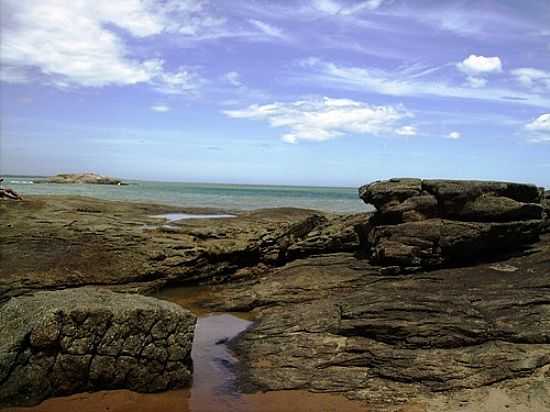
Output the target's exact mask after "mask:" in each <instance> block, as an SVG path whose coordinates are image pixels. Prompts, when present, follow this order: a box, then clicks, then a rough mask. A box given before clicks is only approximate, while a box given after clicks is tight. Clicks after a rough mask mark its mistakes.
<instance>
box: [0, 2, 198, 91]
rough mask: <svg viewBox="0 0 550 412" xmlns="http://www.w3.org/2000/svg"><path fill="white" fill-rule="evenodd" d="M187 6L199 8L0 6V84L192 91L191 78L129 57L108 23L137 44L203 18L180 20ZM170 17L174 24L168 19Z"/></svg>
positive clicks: (166, 4) (126, 4) (154, 5)
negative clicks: (144, 86) (0, 81)
mask: <svg viewBox="0 0 550 412" xmlns="http://www.w3.org/2000/svg"><path fill="white" fill-rule="evenodd" d="M194 3H199V2H197V1H190V0H183V1H182V0H168V1H166V2H156V1H154V0H150V1H139V0H117V1H115V2H113V1H108V0H96V1H90V2H86V1H76V0H75V1H70V2H62V1H57V0H40V1H38V0H37V1H24V2H23V1H19V0H6V1H5V2H3V7H5V10H3V11H4V12H5V13H9V16H10V17H9V18H5V19H3V22H2V23H3V24H2V42H1V44H0V57H1V59H2V63H3V66H4V67H5V68H7V69H6V70H7V71H8V72H9V73H11V76H9V77H7V76H3V79H4V80H5V81H11V82H13V81H18V80H20V81H23V80H25V81H32V80H38V81H41V82H44V83H48V84H55V85H58V86H62V87H69V86H85V87H102V86H107V85H119V86H122V85H133V84H138V83H150V84H152V85H153V87H154V88H155V89H157V90H159V91H162V92H165V91H166V92H168V93H176V92H177V93H186V92H188V91H189V90H190V89H195V88H196V86H197V84H196V83H195V81H196V80H197V76H198V75H196V74H193V75H191V74H190V73H189V71H186V70H179V71H177V72H174V73H171V72H166V71H165V70H164V68H163V66H164V62H163V60H162V59H158V58H152V59H143V58H137V57H133V56H131V54H130V51H129V49H128V47H127V45H126V44H125V43H124V41H123V40H122V37H121V36H120V35H118V34H116V33H115V32H114V31H112V30H110V29H109V25H111V26H117V27H118V28H120V29H123V30H126V31H127V32H128V34H129V35H131V36H133V37H136V38H143V37H148V36H154V35H157V34H160V33H161V32H163V31H175V30H182V29H184V28H185V27H187V26H189V25H190V26H193V27H196V26H197V25H199V26H200V23H199V22H200V21H202V20H201V19H200V18H199V17H197V16H195V15H194V14H193V12H192V11H191V12H189V11H188V12H187V16H188V17H189V18H187V19H184V18H181V16H182V13H183V12H182V10H183V9H182V7H183V6H184V5H192V4H194ZM191 10H193V9H191ZM195 10H198V9H195ZM176 12H179V14H177V15H178V16H179V17H180V18H181V19H180V20H178V22H176V21H174V20H171V19H169V18H168V15H169V14H170V13H176ZM191 17H195V18H194V19H193V18H191ZM16 73H18V75H15V74H16ZM29 73H32V76H30V75H29Z"/></svg>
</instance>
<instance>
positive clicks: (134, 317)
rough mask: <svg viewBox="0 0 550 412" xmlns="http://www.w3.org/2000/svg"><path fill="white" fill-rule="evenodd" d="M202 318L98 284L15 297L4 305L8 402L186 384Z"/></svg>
mask: <svg viewBox="0 0 550 412" xmlns="http://www.w3.org/2000/svg"><path fill="white" fill-rule="evenodd" d="M195 321H196V319H195V316H194V315H193V314H192V313H191V312H189V311H188V310H185V309H183V308H181V307H179V306H178V305H175V304H172V303H168V302H164V301H160V300H157V299H154V298H149V297H144V296H140V295H130V294H120V293H114V292H111V291H108V290H104V289H97V288H78V289H68V290H61V291H54V292H38V293H35V294H34V295H32V296H25V297H18V298H12V299H11V300H10V301H9V302H8V303H6V304H5V305H3V306H2V307H0V327H1V329H2V333H1V335H0V388H1V390H0V407H2V406H12V405H33V404H36V403H38V402H40V401H42V400H43V399H45V398H47V397H50V396H56V395H66V394H71V393H76V392H82V391H93V390H100V389H116V388H127V389H131V390H135V391H138V392H155V391H162V390H167V389H170V388H174V387H179V386H183V385H186V384H188V383H189V382H190V380H191V376H192V364H191V345H192V341H193V333H194V327H195Z"/></svg>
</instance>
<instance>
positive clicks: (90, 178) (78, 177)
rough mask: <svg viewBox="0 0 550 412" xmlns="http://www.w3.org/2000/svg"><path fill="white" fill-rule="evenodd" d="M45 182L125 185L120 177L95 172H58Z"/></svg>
mask: <svg viewBox="0 0 550 412" xmlns="http://www.w3.org/2000/svg"><path fill="white" fill-rule="evenodd" d="M47 183H67V184H70V183H86V184H94V185H118V186H120V185H125V184H126V183H124V182H122V180H120V179H116V178H114V177H109V176H101V175H98V174H95V173H60V174H58V175H55V176H51V177H49V178H48V180H47Z"/></svg>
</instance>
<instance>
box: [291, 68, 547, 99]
mask: <svg viewBox="0 0 550 412" xmlns="http://www.w3.org/2000/svg"><path fill="white" fill-rule="evenodd" d="M300 66H301V67H302V68H303V69H304V71H302V72H300V73H297V74H296V75H295V78H296V80H298V79H299V80H300V81H302V82H304V81H305V82H315V84H316V85H318V86H319V85H321V86H323V87H332V88H344V89H346V90H353V91H364V92H373V93H378V94H383V95H389V96H437V97H445V98H461V99H477V100H487V101H493V102H501V103H516V104H524V105H530V106H539V107H550V98H548V97H547V96H544V95H538V94H535V93H526V92H522V91H518V90H514V89H510V88H489V87H487V88H484V89H483V90H479V89H477V88H471V87H464V86H463V85H455V84H451V83H449V82H448V81H446V80H439V79H437V80H431V81H430V80H418V79H417V78H416V76H415V73H414V72H413V73H411V72H407V71H405V70H399V71H393V72H388V71H386V70H382V69H378V68H370V67H366V68H365V67H356V66H343V65H338V64H336V63H331V62H326V61H323V60H320V59H317V58H308V59H306V60H303V61H302V62H301V63H300Z"/></svg>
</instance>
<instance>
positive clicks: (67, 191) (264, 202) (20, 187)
mask: <svg viewBox="0 0 550 412" xmlns="http://www.w3.org/2000/svg"><path fill="white" fill-rule="evenodd" d="M37 181H41V182H44V181H45V178H43V177H13V176H12V177H10V176H7V177H5V180H4V186H5V187H10V188H12V189H13V190H15V191H17V192H18V193H20V194H21V195H23V196H25V195H80V196H89V197H95V198H99V199H106V200H122V201H132V202H150V203H160V204H168V205H177V206H182V207H209V208H215V209H223V210H252V209H260V208H270V207H297V208H306V209H315V210H321V211H327V212H337V213H355V212H366V211H370V210H372V208H371V207H370V206H367V205H366V204H365V203H363V202H362V201H361V200H360V199H359V197H358V194H357V188H347V187H308V186H269V185H265V186H263V185H237V184H218V183H183V182H150V181H140V180H125V182H127V183H129V184H128V185H127V186H111V185H92V184H53V183H36V182H37Z"/></svg>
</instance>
